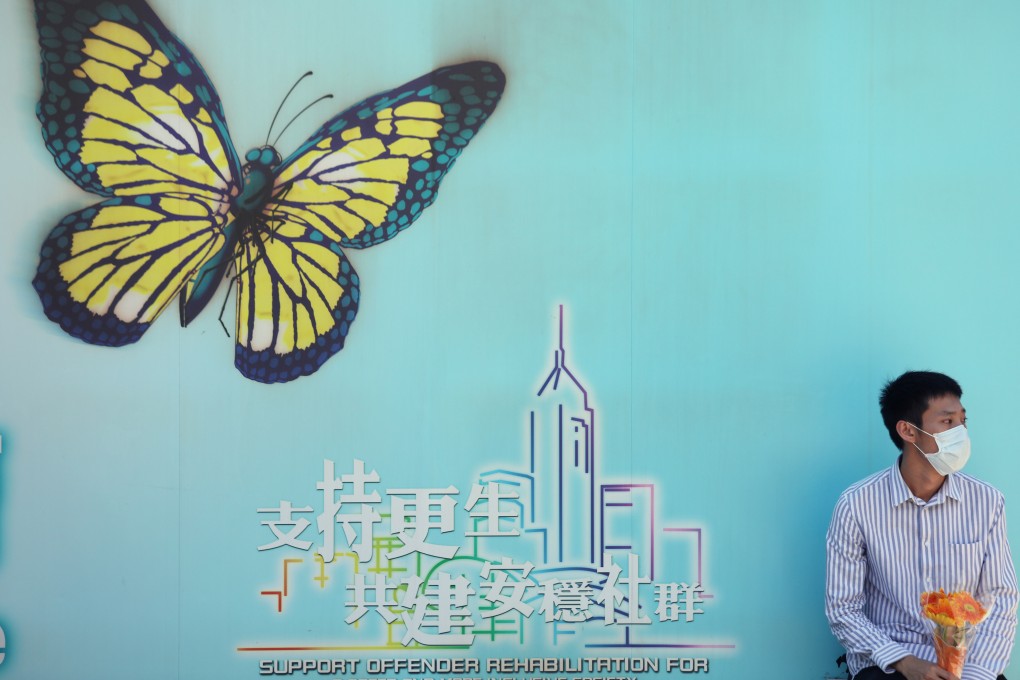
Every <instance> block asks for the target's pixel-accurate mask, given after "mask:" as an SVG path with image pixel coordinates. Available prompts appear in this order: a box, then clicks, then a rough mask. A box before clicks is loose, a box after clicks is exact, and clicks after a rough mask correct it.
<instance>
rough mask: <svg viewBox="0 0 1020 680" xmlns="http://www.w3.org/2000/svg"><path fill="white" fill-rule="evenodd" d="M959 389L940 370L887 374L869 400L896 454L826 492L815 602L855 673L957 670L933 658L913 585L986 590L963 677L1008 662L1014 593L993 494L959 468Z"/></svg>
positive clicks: (934, 679)
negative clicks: (834, 492)
mask: <svg viewBox="0 0 1020 680" xmlns="http://www.w3.org/2000/svg"><path fill="white" fill-rule="evenodd" d="M962 395H963V391H962V390H961V389H960V386H959V384H957V382H956V381H955V380H953V379H952V378H950V377H949V376H946V375H942V374H941V373H930V372H922V371H916V372H909V373H904V374H903V375H901V376H900V377H899V378H896V380H893V381H892V382H890V383H888V384H887V385H886V386H885V389H883V390H882V395H881V397H880V398H879V404H880V405H881V409H882V420H883V421H884V422H885V426H886V428H887V429H888V430H889V436H890V437H891V438H892V440H893V443H894V444H895V445H896V447H897V448H898V449H899V450H900V457H899V459H898V460H897V462H896V464H895V465H893V466H892V467H890V468H888V469H887V470H884V471H882V472H879V473H877V474H874V475H872V476H871V477H868V478H867V479H864V480H862V481H860V482H858V483H857V484H854V485H853V486H851V487H850V488H849V489H847V490H846V491H844V492H843V494H842V495H841V496H840V497H839V501H837V503H836V509H835V511H834V512H833V515H832V523H831V525H830V526H829V532H828V534H827V536H826V554H827V568H826V585H825V613H826V616H828V618H829V625H830V626H831V628H832V632H833V634H834V635H835V636H836V637H837V638H839V641H840V642H841V643H843V646H844V647H845V648H846V651H847V664H848V666H849V668H850V673H851V675H852V676H853V678H854V680H871V679H879V678H881V679H883V680H887V679H888V680H901V679H904V678H905V679H906V680H957V678H956V676H955V675H953V674H952V673H949V672H948V671H945V670H943V669H941V668H939V667H938V666H937V665H935V663H933V662H934V661H935V648H934V644H933V641H932V633H931V628H930V626H929V625H928V622H927V620H926V619H925V618H924V617H923V616H922V615H921V605H920V597H921V593H922V592H925V591H932V590H938V589H940V588H944V589H945V590H946V592H951V591H957V590H966V591H968V592H970V593H972V594H973V595H974V596H975V597H977V598H978V600H981V599H982V598H988V597H992V598H994V599H995V604H994V606H993V607H992V609H991V612H990V613H989V615H988V618H987V619H985V621H984V622H983V623H981V624H980V625H979V626H978V628H977V631H976V635H975V637H974V640H973V641H972V642H971V644H970V647H969V649H968V651H967V657H966V662H965V664H964V669H963V675H962V680H993V679H994V678H996V677H999V678H1002V677H1003V676H1002V675H1001V673H1002V672H1003V671H1004V670H1005V668H1006V666H1007V665H1008V664H1009V656H1010V653H1011V651H1012V649H1013V633H1014V630H1015V629H1016V623H1017V598H1018V595H1017V581H1016V573H1015V572H1014V570H1013V560H1012V558H1011V556H1010V553H1009V544H1008V542H1007V540H1006V517H1005V511H1004V505H1003V498H1002V494H1001V493H999V491H998V490H996V489H995V488H994V487H992V486H990V485H988V484H986V483H984V482H981V481H979V480H977V479H975V478H973V477H971V476H969V475H966V474H963V473H961V472H960V471H959V470H960V468H962V467H963V464H964V463H966V461H967V458H968V456H969V455H970V439H969V437H968V436H967V428H966V422H967V412H966V410H965V409H964V408H963V405H962V404H961V403H960V397H961V396H962Z"/></svg>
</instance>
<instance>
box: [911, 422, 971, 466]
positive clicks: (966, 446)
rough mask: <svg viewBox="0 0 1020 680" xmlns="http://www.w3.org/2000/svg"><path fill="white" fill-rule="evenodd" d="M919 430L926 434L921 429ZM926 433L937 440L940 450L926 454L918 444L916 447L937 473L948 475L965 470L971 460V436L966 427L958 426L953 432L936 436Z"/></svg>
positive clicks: (936, 434)
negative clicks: (964, 467)
mask: <svg viewBox="0 0 1020 680" xmlns="http://www.w3.org/2000/svg"><path fill="white" fill-rule="evenodd" d="M911 424H913V423H911ZM914 427H917V425H914ZM917 429H918V431H920V432H924V430H922V429H921V428H919V427H917ZM924 433H925V434H926V435H928V436H929V437H931V438H933V439H934V440H935V443H936V444H938V447H939V450H938V451H936V452H935V453H924V451H922V450H921V447H920V446H917V444H916V443H914V446H915V447H916V448H917V450H918V451H921V453H924V457H925V458H927V459H928V462H929V463H931V466H932V467H933V468H935V471H936V472H938V473H939V474H940V475H948V474H952V473H954V472H959V471H960V470H962V469H963V466H964V465H966V464H967V459H968V458H970V435H968V434H967V426H966V425H957V426H956V427H954V428H952V429H951V430H946V431H945V432H937V433H935V434H931V433H928V432H924Z"/></svg>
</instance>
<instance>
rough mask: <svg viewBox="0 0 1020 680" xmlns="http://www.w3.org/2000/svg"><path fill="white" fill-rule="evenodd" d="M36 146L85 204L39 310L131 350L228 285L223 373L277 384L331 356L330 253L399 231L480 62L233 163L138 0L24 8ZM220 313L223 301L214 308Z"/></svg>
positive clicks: (417, 205)
mask: <svg viewBox="0 0 1020 680" xmlns="http://www.w3.org/2000/svg"><path fill="white" fill-rule="evenodd" d="M35 12H36V23H37V25H38V29H39V45H40V48H41V51H42V81H43V83H42V84H43V92H42V96H41V97H40V100H39V105H38V110H37V115H38V117H39V120H40V122H41V123H42V129H43V139H44V141H45V143H46V148H47V149H49V151H50V153H51V154H52V155H53V158H54V160H55V161H56V164H57V166H58V167H59V168H60V169H61V170H62V171H63V172H64V174H65V175H67V176H68V177H69V178H70V179H71V181H73V182H74V183H75V184H77V185H78V186H80V187H81V188H83V189H85V190H86V191H89V192H92V193H94V194H98V195H99V196H101V197H103V199H104V200H102V201H101V202H100V203H97V204H95V205H93V206H91V207H89V208H85V209H84V210H80V211H77V212H74V213H71V214H70V215H68V216H66V217H65V218H64V219H62V220H61V221H60V222H59V224H57V226H56V227H55V228H54V229H53V231H52V232H51V233H50V235H49V236H48V237H47V238H46V240H45V242H44V243H43V246H42V250H41V253H40V258H39V266H38V269H37V272H36V275H35V279H34V280H33V286H34V287H35V290H36V291H37V292H38V294H39V298H40V300H41V301H42V305H43V309H44V310H45V312H46V316H47V317H49V318H50V319H51V320H52V321H54V322H56V323H57V324H59V325H60V327H61V328H63V329H64V330H65V331H66V332H67V333H69V334H70V335H73V336H74V337H76V338H80V339H81V340H84V341H85V342H88V343H91V344H95V345H108V346H121V345H125V344H128V343H132V342H136V341H137V340H138V339H139V338H140V337H141V336H142V334H143V333H144V332H145V331H146V329H148V327H149V325H150V324H151V323H152V322H153V321H154V320H155V319H156V317H158V316H159V315H160V313H161V312H162V311H163V310H164V309H166V307H167V306H168V305H169V304H170V303H171V302H172V301H173V300H174V298H178V297H179V304H180V315H181V324H182V325H183V326H186V325H187V324H188V323H189V322H190V321H192V320H193V319H194V318H195V317H196V316H197V315H198V313H199V312H201V311H202V309H203V308H204V307H205V306H206V305H207V304H208V303H209V302H210V300H211V299H212V298H213V297H214V295H215V292H216V289H217V287H218V286H219V283H220V281H222V280H225V279H228V280H232V281H233V282H234V285H235V307H236V332H235V334H234V339H235V343H236V345H235V361H234V363H235V365H236V366H237V369H238V370H239V371H240V372H241V373H242V374H243V375H245V376H246V377H248V378H251V379H253V380H257V381H260V382H265V383H274V382H285V381H289V380H293V379H295V378H298V377H300V376H303V375H309V374H311V373H313V372H315V371H316V370H317V369H318V367H319V366H321V365H322V363H323V362H325V361H326V359H328V358H329V357H330V356H332V355H333V354H336V353H337V352H339V351H340V350H341V349H342V348H343V345H344V340H345V338H346V337H347V333H348V332H349V331H350V327H351V323H352V322H353V321H354V316H355V314H356V312H357V309H358V297H359V289H358V275H357V274H356V273H355V271H354V268H353V267H352V266H351V264H350V262H349V261H348V260H347V257H346V256H345V255H344V252H343V250H342V249H343V248H366V247H368V246H372V245H375V244H377V243H381V242H383V241H386V240H388V239H390V238H392V237H393V236H395V235H396V234H398V233H400V232H401V231H403V230H404V229H406V228H407V227H409V226H410V225H411V223H413V222H414V221H415V219H417V218H418V216H419V215H421V213H422V211H423V210H424V209H425V208H426V207H428V206H429V205H431V204H432V202H433V201H434V200H435V199H436V192H437V191H438V189H439V183H440V181H441V180H442V179H443V177H444V176H445V175H446V173H447V171H448V170H449V169H450V167H452V165H453V163H454V161H456V159H457V157H458V156H459V155H460V153H461V152H462V151H463V149H464V147H465V146H467V144H468V142H470V141H471V139H472V138H473V137H474V136H475V134H477V132H478V130H479V128H481V126H482V124H483V123H484V122H485V121H486V119H488V117H489V115H490V114H491V113H492V112H493V110H494V109H495V107H496V104H497V103H498V101H499V98H500V96H501V95H502V92H503V86H504V83H505V79H504V76H503V73H502V71H501V70H500V68H499V67H498V66H497V65H496V64H493V63H489V62H483V61H475V62H470V63H465V64H459V65H456V66H448V67H445V68H440V69H438V70H436V71H433V72H432V73H429V74H427V75H425V76H422V77H420V78H418V79H416V80H413V81H411V82H409V83H407V84H405V85H402V86H400V87H398V88H395V89H393V90H389V91H387V92H382V93H380V94H377V95H375V96H373V97H369V98H368V99H365V100H364V101H362V102H360V103H358V104H355V105H354V106H351V107H350V108H348V109H346V110H345V111H343V112H341V113H340V114H339V115H337V116H335V117H333V118H331V119H330V120H328V121H326V123H324V124H323V125H322V126H321V127H320V128H319V129H318V130H317V131H316V132H315V133H314V134H313V135H312V137H311V138H310V139H309V140H308V141H306V142H305V143H304V144H302V145H301V146H300V147H299V148H298V149H297V150H296V151H295V152H294V153H293V154H291V155H290V156H289V157H288V158H287V159H286V160H284V159H282V158H281V156H280V154H279V153H277V151H276V149H274V148H273V146H271V145H269V144H268V139H267V143H266V145H265V146H262V147H260V148H255V149H253V150H251V151H249V152H248V153H247V154H246V155H245V157H244V164H243V165H242V162H241V160H240V159H239V158H238V155H237V152H236V151H235V150H234V146H233V144H232V143H231V141H230V135H229V133H228V132H227V126H226V121H225V117H224V114H223V108H222V106H221V104H220V100H219V97H218V96H217V95H216V91H215V89H214V88H213V85H212V82H211V81H210V79H209V78H208V76H206V74H205V72H204V71H203V70H202V67H201V65H200V64H199V63H198V61H197V60H196V59H195V57H194V56H193V55H192V54H191V52H190V51H189V50H188V48H187V47H186V46H185V45H184V44H183V43H182V42H181V41H180V40H178V39H177V37H176V36H174V35H173V34H172V33H171V32H170V31H169V30H167V28H166V26H164V25H163V23H162V22H161V21H160V19H159V17H157V16H156V14H155V12H154V11H153V10H152V9H151V8H150V7H149V6H148V5H147V4H146V3H145V2H144V1H142V0H116V1H114V0H108V1H99V0H79V1H75V0H35ZM224 304H225V302H224Z"/></svg>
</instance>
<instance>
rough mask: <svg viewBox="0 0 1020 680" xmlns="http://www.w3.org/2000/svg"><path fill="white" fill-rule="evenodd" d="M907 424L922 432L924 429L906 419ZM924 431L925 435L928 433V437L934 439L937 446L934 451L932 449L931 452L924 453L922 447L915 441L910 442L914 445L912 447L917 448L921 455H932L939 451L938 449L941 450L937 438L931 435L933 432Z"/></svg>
mask: <svg viewBox="0 0 1020 680" xmlns="http://www.w3.org/2000/svg"><path fill="white" fill-rule="evenodd" d="M907 425H910V426H911V427H912V428H914V429H915V430H917V431H918V432H924V430H922V429H921V428H919V427H918V426H917V425H914V424H913V423H911V422H910V421H907ZM924 433H925V434H926V435H928V436H929V437H931V438H932V439H933V440H935V446H936V447H938V448H937V449H936V450H935V451H933V452H932V453H926V452H925V450H924V449H922V448H921V447H920V446H918V445H917V442H910V443H911V444H913V445H914V448H915V449H917V450H918V451H920V452H921V455H923V456H934V455H935V454H936V453H939V452H940V451H942V445H941V444H939V440H938V439H935V435H933V434H931V433H929V432H924Z"/></svg>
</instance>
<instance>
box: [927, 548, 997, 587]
mask: <svg viewBox="0 0 1020 680" xmlns="http://www.w3.org/2000/svg"><path fill="white" fill-rule="evenodd" d="M942 558H943V559H941V560H939V557H938V556H936V558H935V559H936V561H937V562H940V563H941V564H939V567H940V568H939V570H938V571H939V572H940V576H941V577H942V582H941V583H937V584H935V587H936V588H945V589H946V592H953V591H956V590H966V591H968V592H971V593H973V592H974V589H975V588H977V584H978V579H979V577H980V576H981V564H982V562H984V558H985V544H984V542H983V541H977V542H976V543H950V544H949V545H947V546H946V552H945V554H944V555H943V556H942Z"/></svg>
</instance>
